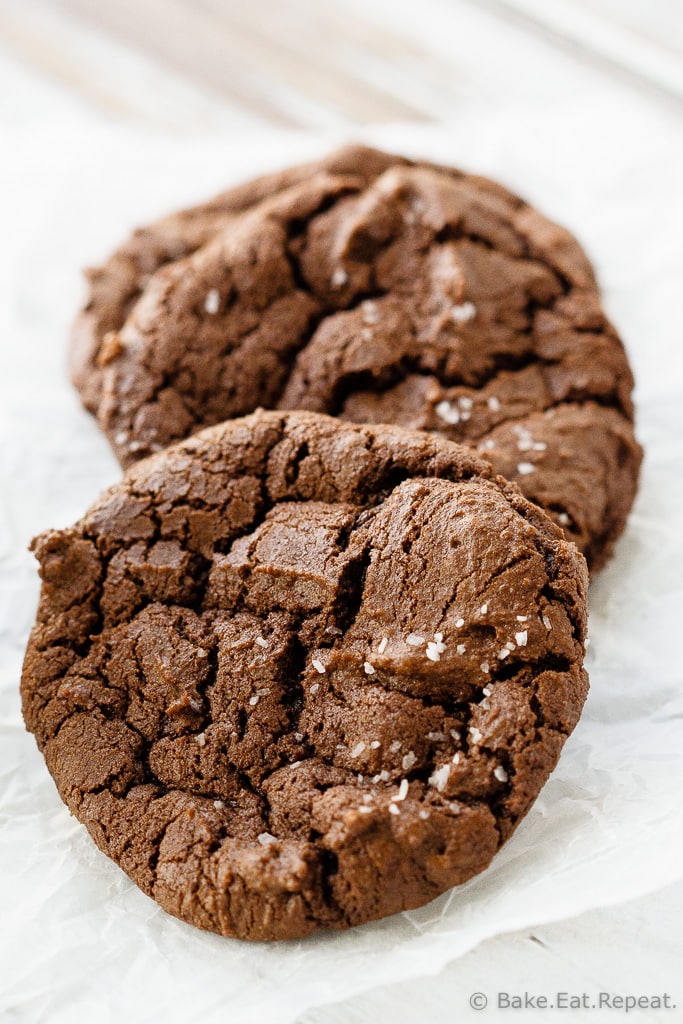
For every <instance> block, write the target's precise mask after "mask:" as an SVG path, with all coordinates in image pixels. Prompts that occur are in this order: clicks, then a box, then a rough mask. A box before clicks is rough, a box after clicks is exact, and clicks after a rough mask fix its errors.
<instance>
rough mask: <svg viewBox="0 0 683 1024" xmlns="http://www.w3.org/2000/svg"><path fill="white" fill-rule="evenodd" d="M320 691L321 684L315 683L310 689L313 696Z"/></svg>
mask: <svg viewBox="0 0 683 1024" xmlns="http://www.w3.org/2000/svg"><path fill="white" fill-rule="evenodd" d="M319 689H320V683H313V686H311V688H310V690H311V693H312V694H316V693H317V692H318V690H319Z"/></svg>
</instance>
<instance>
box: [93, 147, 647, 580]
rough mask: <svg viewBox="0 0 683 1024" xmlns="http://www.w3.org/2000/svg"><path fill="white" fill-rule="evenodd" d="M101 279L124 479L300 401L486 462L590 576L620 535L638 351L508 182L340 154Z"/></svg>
mask: <svg viewBox="0 0 683 1024" xmlns="http://www.w3.org/2000/svg"><path fill="white" fill-rule="evenodd" d="M286 186H289V187H286ZM269 193H270V197H269V198H268V196H269ZM264 197H265V198H264ZM254 204H256V205H255V208H254V209H253V210H251V212H246V213H242V214H241V215H239V216H237V211H239V210H244V209H245V208H246V207H248V206H250V205H254ZM91 280H92V289H91V295H90V299H89V301H88V303H87V306H86V310H85V312H84V313H83V314H82V316H81V317H80V318H79V321H78V323H77V328H76V332H75V339H76V341H75V343H74V353H75V379H76V381H77V383H78V385H79V387H80V389H81V393H82V394H83V396H84V400H85V402H86V404H87V405H88V406H89V408H90V409H91V410H92V411H93V412H95V413H96V414H97V417H98V420H99V422H100V424H101V426H102V427H103V429H104V430H105V431H106V433H107V435H108V437H109V439H110V441H111V443H112V446H113V448H114V450H115V452H116V454H117V456H118V457H119V459H120V460H121V462H122V463H123V464H124V465H125V464H128V463H130V462H131V461H134V460H135V459H137V458H139V457H141V456H143V455H146V454H148V453H150V452H152V451H156V450H158V449H159V448H161V447H165V446H166V445H167V444H168V443H169V442H171V441H173V440H176V439H178V438H181V437H184V436H187V435H188V434H190V433H192V432H193V431H195V430H197V429H199V428H200V427H202V426H204V425H206V424H209V423H216V422H220V421H222V420H223V419H226V418H229V417H232V416H237V415H243V414H245V413H249V412H251V411H253V410H254V409H255V408H257V407H260V406H266V407H271V408H272V407H280V408H304V409H310V410H315V411H318V412H326V413H329V414H333V415H336V416H339V417H341V418H344V419H349V420H354V421H357V422H391V423H397V424H400V425H403V426H407V427H411V428H418V429H424V430H429V431H438V432H439V433H442V434H444V435H445V436H446V437H448V438H450V439H452V440H457V441H460V442H461V443H466V444H468V445H470V446H472V447H474V448H476V449H478V450H479V452H480V453H481V454H482V455H483V456H484V457H485V458H486V459H487V460H488V461H490V462H491V463H492V465H493V467H494V469H495V470H496V471H497V472H500V473H502V474H503V475H505V476H506V477H507V478H508V479H513V480H516V481H517V482H518V483H519V485H520V487H521V488H522V491H523V492H524V493H525V494H526V496H527V497H529V498H530V499H531V500H532V501H535V502H537V503H538V504H539V505H541V506H542V507H543V508H545V510H546V511H547V512H548V513H549V514H550V515H551V517H552V518H554V520H555V521H556V522H557V523H558V524H559V525H560V526H562V528H563V529H564V531H565V533H566V536H567V537H569V538H570V539H571V540H573V541H574V542H575V543H576V544H577V545H578V547H579V549H580V550H581V551H582V552H583V553H584V554H585V555H586V557H587V559H588V562H589V565H590V566H591V567H592V568H594V569H595V568H598V567H599V566H600V565H602V564H603V563H604V561H605V560H606V559H607V557H608V556H609V554H610V552H611V549H612V546H613V544H614V541H615V539H616V538H617V537H618V536H619V534H620V533H621V531H622V530H623V527H624V524H625V521H626V517H627V514H628V511H629V509H630V507H631V504H632V501H633V497H634V494H635V490H636V485H637V478H638V471H639V466H640V459H641V451H640V448H639V446H638V445H637V443H636V441H635V439H634V435H633V423H632V419H633V409H632V403H631V388H632V377H631V373H630V370H629V367H628V363H627V360H626V356H625V354H624V350H623V347H622V345H621V342H620V340H619V338H618V336H617V334H616V332H615V331H614V329H613V328H612V326H611V325H610V324H609V323H608V321H607V320H606V319H605V316H604V313H603V311H602V308H601V305H600V299H599V295H598V291H597V287H596V284H595V280H594V277H593V273H592V270H591V267H590V265H589V263H588V261H587V260H586V257H585V255H584V254H583V252H582V250H581V249H580V247H579V246H578V244H577V243H576V241H575V240H574V239H573V238H572V236H571V235H569V234H568V232H566V231H565V230H563V229H562V228H560V227H558V226H557V225H554V224H551V223H550V222H549V221H548V220H546V219H545V218H544V217H542V216H541V215H540V214H539V213H537V212H536V211H535V210H533V209H532V208H531V207H529V206H528V205H527V204H526V203H524V202H523V201H522V200H521V199H519V198H518V197H516V196H514V195H512V194H511V193H509V192H508V191H506V190H505V189H503V188H502V187H500V186H499V185H496V184H494V183H493V182H490V181H487V180H485V179H483V178H479V177H475V176H473V175H467V174H463V173H461V172H459V171H456V170H449V169H444V168H439V167H436V166H433V165H428V164H415V163H410V162H409V161H406V160H403V159H401V158H399V157H393V156H390V155H388V154H384V153H378V152H376V151H374V150H368V149H362V148H351V149H347V150H342V151H341V152H340V153H337V154H333V156H331V157H329V158H328V159H327V160H326V161H322V162H321V163H320V164H318V165H309V166H307V167H304V168H293V169H291V170H289V171H286V172H283V173H282V174H281V175H279V176H278V175H276V176H270V177H268V178H265V179H259V180H258V181H257V182H254V183H252V184H251V185H247V186H244V187H242V189H237V190H234V191H232V192H229V193H226V194H225V195H224V196H220V197H218V199H216V200H215V201H214V202H213V203H209V204H207V205H205V206H201V207H197V208H196V209H194V210H189V211H186V212H185V213H182V214H178V215H176V216H175V217H171V218H167V219H166V220H164V221H161V222H160V223H158V224H156V225H153V226H152V227H151V228H148V229H145V230H144V231H142V232H138V233H137V234H136V235H134V236H133V239H132V240H131V241H130V242H129V243H128V244H127V245H126V246H124V248H123V249H122V250H120V251H119V252H118V253H117V254H115V256H114V257H113V258H112V260H110V262H109V263H108V264H106V265H105V266H104V267H103V268H101V269H100V270H99V271H95V272H94V273H93V276H92V278H91Z"/></svg>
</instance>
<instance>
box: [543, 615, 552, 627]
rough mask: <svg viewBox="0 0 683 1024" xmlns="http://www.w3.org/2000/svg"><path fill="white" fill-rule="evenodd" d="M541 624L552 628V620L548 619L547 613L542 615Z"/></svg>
mask: <svg viewBox="0 0 683 1024" xmlns="http://www.w3.org/2000/svg"><path fill="white" fill-rule="evenodd" d="M543 625H544V626H545V628H546V629H552V628H553V624H552V622H551V621H550V619H549V618H548V616H547V615H544V616H543Z"/></svg>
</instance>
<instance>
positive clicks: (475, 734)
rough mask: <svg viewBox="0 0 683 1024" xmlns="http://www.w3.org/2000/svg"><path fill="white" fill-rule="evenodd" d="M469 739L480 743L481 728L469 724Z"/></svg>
mask: <svg viewBox="0 0 683 1024" xmlns="http://www.w3.org/2000/svg"><path fill="white" fill-rule="evenodd" d="M470 739H471V740H472V742H473V743H481V741H482V732H481V729H477V727H476V725H471V726H470Z"/></svg>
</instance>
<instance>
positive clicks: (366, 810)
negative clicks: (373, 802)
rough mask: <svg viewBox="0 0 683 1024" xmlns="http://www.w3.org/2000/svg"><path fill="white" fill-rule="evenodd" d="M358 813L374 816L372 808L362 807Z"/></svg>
mask: <svg viewBox="0 0 683 1024" xmlns="http://www.w3.org/2000/svg"><path fill="white" fill-rule="evenodd" d="M358 813H359V814H372V807H363V806H361V807H359V808H358Z"/></svg>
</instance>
